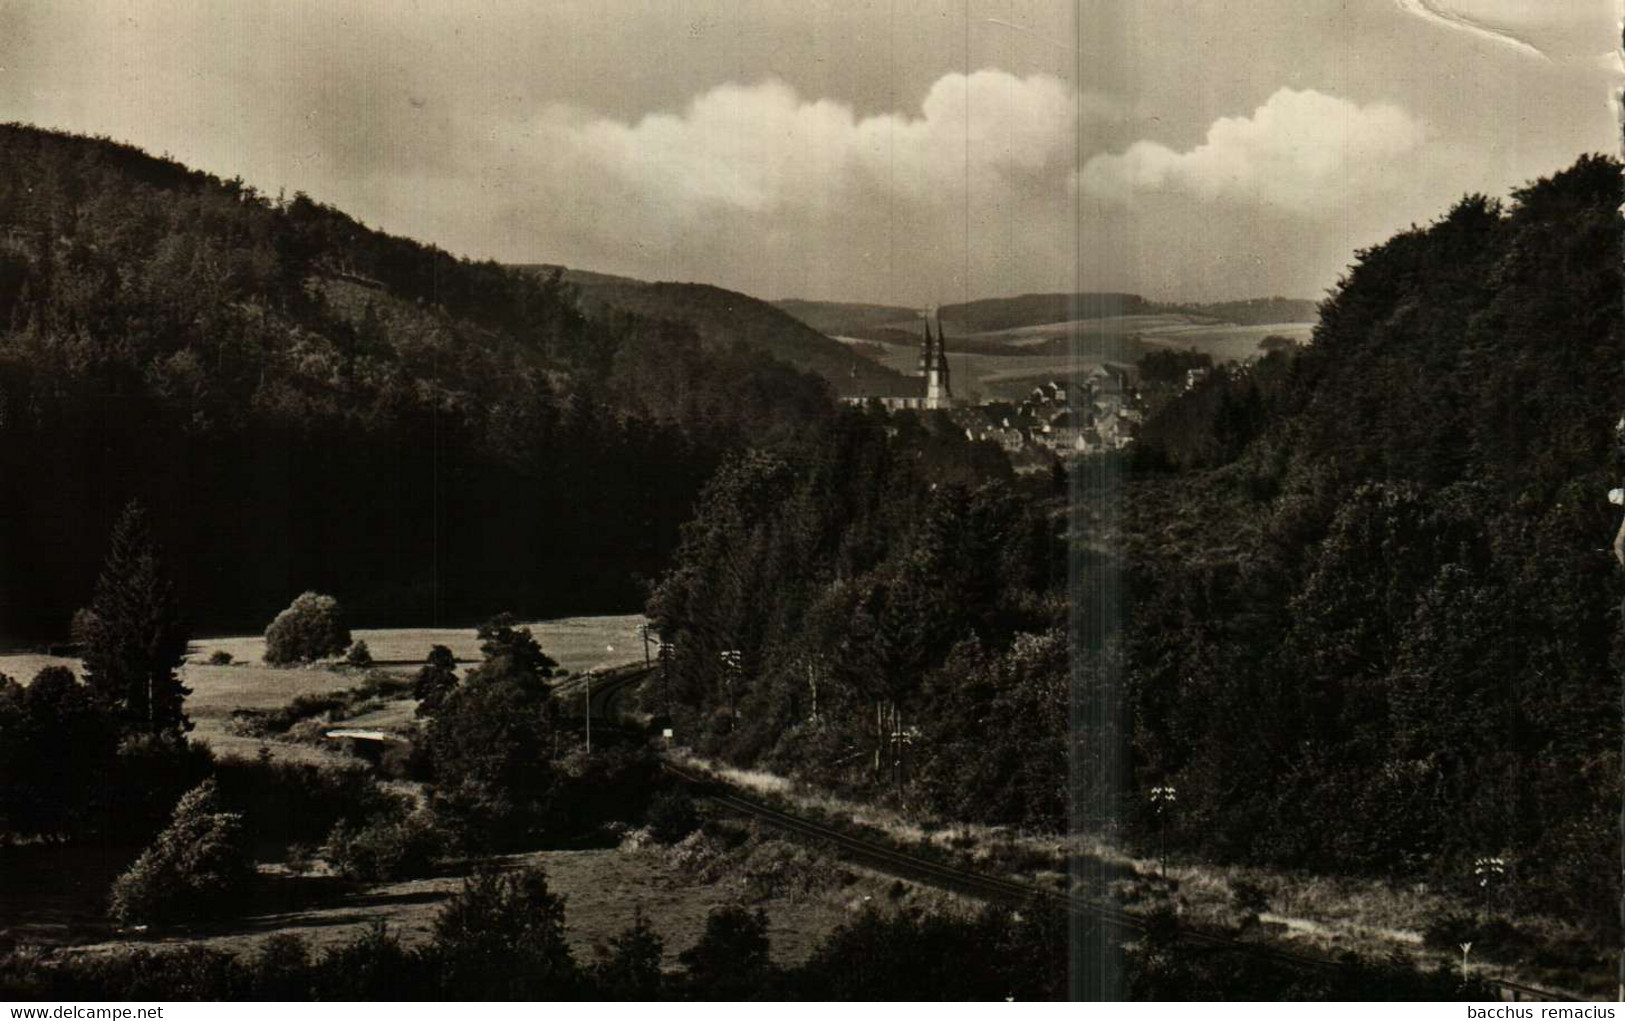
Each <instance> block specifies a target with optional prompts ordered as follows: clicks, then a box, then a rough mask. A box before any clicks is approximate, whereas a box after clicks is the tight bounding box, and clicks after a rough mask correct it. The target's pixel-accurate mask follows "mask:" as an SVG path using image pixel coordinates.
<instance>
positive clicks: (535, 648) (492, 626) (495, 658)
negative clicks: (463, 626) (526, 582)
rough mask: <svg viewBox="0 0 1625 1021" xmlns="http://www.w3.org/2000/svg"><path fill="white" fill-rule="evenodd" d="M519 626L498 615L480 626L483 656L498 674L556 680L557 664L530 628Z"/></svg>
mask: <svg viewBox="0 0 1625 1021" xmlns="http://www.w3.org/2000/svg"><path fill="white" fill-rule="evenodd" d="M518 622H519V619H518V618H517V617H515V616H514V615H513V614H511V613H499V614H497V615H496V616H495V617H492V618H491V619H490V620H488V621H486V622H485V623H484V624H481V625H480V626H479V628H478V629H477V630H476V631H475V632H474V633H475V636H476V637H478V638H479V640H480V652H481V653H482V654H484V656H485V660H486V665H488V666H490V667H491V669H492V671H494V672H495V673H499V674H513V675H516V676H521V677H528V678H532V679H534V680H535V681H537V682H541V681H545V680H547V679H548V678H549V677H552V676H553V670H554V668H555V667H557V666H558V663H557V662H555V661H554V660H553V657H551V656H549V655H548V654H547V653H545V652H543V651H542V647H541V646H540V645H538V644H537V643H536V639H535V637H534V636H533V635H532V634H531V633H530V628H528V627H522V628H516V627H514V625H515V624H517V623H518ZM432 655H433V653H432V651H431V656H432Z"/></svg>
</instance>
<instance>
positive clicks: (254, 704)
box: [0, 614, 645, 764]
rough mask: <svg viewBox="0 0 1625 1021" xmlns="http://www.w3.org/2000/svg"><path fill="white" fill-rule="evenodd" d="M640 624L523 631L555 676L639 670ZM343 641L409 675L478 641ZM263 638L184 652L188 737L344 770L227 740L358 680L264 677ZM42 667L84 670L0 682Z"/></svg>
mask: <svg viewBox="0 0 1625 1021" xmlns="http://www.w3.org/2000/svg"><path fill="white" fill-rule="evenodd" d="M644 622H645V618H644V617H643V616H642V615H641V614H623V615H619V616H607V617H564V618H560V619H557V620H545V621H535V622H532V623H530V625H529V627H530V628H531V630H532V631H533V632H534V633H535V635H536V640H537V641H538V642H540V643H541V646H542V649H543V650H544V651H545V652H547V654H548V655H550V656H552V657H553V658H554V659H556V660H558V661H559V665H560V667H561V668H562V669H564V670H567V671H571V672H576V671H582V670H586V669H588V668H591V667H600V668H608V667H611V666H619V665H621V664H624V663H632V662H642V660H643V642H642V640H641V639H639V638H638V633H637V629H638V626H639V625H640V624H643V623H644ZM352 637H353V638H354V639H356V640H358V641H365V642H366V643H367V648H368V649H369V650H371V652H372V656H373V659H374V660H375V661H377V662H378V663H379V664H380V665H381V666H383V667H384V668H386V669H392V670H397V671H402V672H406V671H412V670H415V669H416V667H417V665H418V664H420V663H422V662H423V660H424V657H426V656H427V655H428V654H429V649H430V647H431V646H434V645H444V646H447V647H448V648H450V649H451V651H452V653H453V655H455V656H456V657H457V658H458V659H459V660H466V661H471V662H477V661H478V660H479V658H480V649H479V639H478V638H476V637H475V634H474V629H473V628H471V627H470V628H364V629H361V630H358V631H354V632H352ZM216 651H224V652H227V653H229V654H230V655H231V657H232V660H233V662H232V663H231V664H230V665H229V666H215V665H212V664H210V663H209V662H208V658H209V656H210V655H212V654H213V653H214V652H216ZM264 654H265V638H264V637H263V636H261V635H243V636H235V637H222V638H199V639H196V640H194V641H193V642H192V644H191V647H190V649H189V651H188V654H187V659H186V662H185V664H184V665H183V666H182V667H181V681H182V683H184V684H185V685H186V686H187V687H189V688H191V689H192V694H191V695H189V696H187V699H186V713H187V715H188V716H189V717H191V719H192V722H193V724H194V729H193V731H192V737H193V739H194V740H199V741H203V742H205V743H207V744H208V745H209V747H210V748H212V749H214V751H215V754H217V755H222V756H239V757H243V758H252V757H253V756H255V755H257V754H258V753H259V749H260V748H261V747H262V746H263V747H267V748H269V749H270V750H271V752H272V754H273V755H274V756H276V757H277V758H283V759H289V760H294V761H300V762H314V763H333V764H336V763H347V762H350V761H352V760H350V758H349V757H348V756H346V755H344V754H343V753H342V752H339V751H336V750H331V749H328V748H325V747H321V746H318V745H312V744H306V743H299V742H292V741H266V740H264V739H261V738H258V737H248V736H244V735H241V734H236V733H233V732H232V730H231V727H230V724H231V714H232V712H233V711H234V710H237V709H262V710H263V709H278V708H281V707H282V706H284V705H286V704H287V703H289V702H290V701H292V700H293V699H294V698H296V697H298V696H299V695H313V694H318V695H319V694H326V693H328V692H333V691H338V690H341V689H343V688H349V687H353V686H354V685H356V684H358V683H360V675H359V674H356V673H343V672H340V671H338V670H335V669H333V668H332V665H331V664H326V663H319V664H312V665H309V666H294V667H272V666H267V665H265V663H264V662H262V660H261V657H262V656H263V655H264ZM47 666H65V667H67V668H69V669H70V670H73V671H74V672H75V673H79V672H81V671H82V669H83V664H81V663H80V661H79V660H78V659H75V658H68V657H62V656H46V655H39V654H35V653H18V654H13V655H5V656H0V673H3V674H6V675H8V676H11V677H13V678H16V679H17V680H18V681H21V682H22V683H24V684H27V683H28V682H29V681H30V680H32V679H33V677H34V675H35V674H36V673H38V672H39V671H40V670H41V669H43V668H45V667H47ZM411 715H412V702H411V701H410V700H409V699H408V700H404V701H402V700H397V701H394V702H391V703H389V704H387V705H383V706H381V707H380V708H379V709H378V710H376V711H374V712H369V713H366V714H364V715H361V716H358V717H356V718H355V719H354V720H346V721H345V722H346V724H347V725H351V726H357V727H365V728H376V729H384V730H388V729H394V728H396V727H398V726H400V725H401V724H402V723H403V722H405V721H406V720H409V719H410V718H411Z"/></svg>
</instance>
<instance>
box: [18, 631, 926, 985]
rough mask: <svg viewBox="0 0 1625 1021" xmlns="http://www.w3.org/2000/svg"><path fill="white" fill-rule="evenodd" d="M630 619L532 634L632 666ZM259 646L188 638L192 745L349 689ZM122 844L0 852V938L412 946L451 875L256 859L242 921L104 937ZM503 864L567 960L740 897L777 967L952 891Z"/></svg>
mask: <svg viewBox="0 0 1625 1021" xmlns="http://www.w3.org/2000/svg"><path fill="white" fill-rule="evenodd" d="M641 623H643V618H642V617H640V616H635V615H628V616H618V617H591V618H566V619H561V620H551V621H541V622H537V623H534V624H532V625H531V627H532V629H533V631H534V632H535V633H536V635H537V637H538V639H539V641H540V642H541V645H542V647H543V649H545V650H546V651H547V652H548V653H549V654H550V655H552V656H554V657H555V658H557V659H558V660H559V661H560V663H561V665H562V666H563V667H564V668H565V669H567V670H569V671H571V672H578V671H583V670H586V669H588V668H593V667H608V666H614V665H619V664H623V663H627V662H633V661H641V659H642V657H643V645H642V642H641V640H639V639H638V636H637V627H638V625H639V624H641ZM354 637H356V638H357V639H362V640H365V641H366V642H367V644H368V647H369V648H370V649H371V650H372V652H373V654H374V656H375V658H376V659H378V660H379V661H381V662H383V663H385V664H386V665H388V668H390V669H396V670H399V671H401V672H405V671H408V670H411V669H414V668H415V667H416V665H417V664H418V663H420V662H421V661H422V658H423V656H424V654H425V653H426V652H427V651H428V648H429V646H430V645H432V644H441V645H446V646H448V647H449V648H451V649H452V651H453V652H454V653H455V654H456V655H457V656H458V658H459V660H462V661H473V660H477V659H478V656H479V649H478V644H477V641H476V639H475V636H474V631H473V629H422V628H419V629H392V630H367V631H357V632H355V634H354ZM263 649H264V641H263V639H261V638H259V637H227V638H211V639H203V640H200V641H197V642H195V643H194V645H193V648H192V650H191V653H190V655H189V657H188V662H187V663H186V665H185V667H184V668H183V674H184V678H185V681H186V683H187V684H188V685H189V686H191V687H192V689H193V693H192V695H191V696H190V697H189V698H188V699H187V710H188V712H189V713H190V715H191V716H192V718H193V720H194V721H196V724H197V729H196V730H195V731H194V733H193V736H194V738H199V739H201V740H204V741H206V742H208V743H209V744H210V745H211V746H212V747H213V748H214V749H215V751H216V752H217V753H219V754H226V755H245V756H251V755H254V754H255V753H256V752H257V751H258V749H259V747H260V746H261V744H262V743H265V742H262V741H261V740H259V739H257V738H247V737H240V736H237V735H233V734H231V733H229V732H228V730H227V722H228V721H229V719H230V715H231V713H232V711H233V710H236V709H272V708H276V707H279V706H282V705H284V704H286V703H287V702H288V701H289V700H290V699H292V698H293V697H295V696H296V695H300V694H305V693H319V692H328V691H334V690H337V689H340V688H345V687H350V686H352V685H354V684H355V683H357V681H358V680H359V677H358V675H356V674H354V673H344V672H340V671H337V670H333V669H329V668H327V667H325V666H320V665H317V666H312V667H308V668H298V667H295V668H274V667H268V666H265V665H263V664H262V663H260V662H259V661H258V659H259V656H260V655H261V653H262V652H263ZM217 650H222V651H226V652H229V653H230V654H231V655H232V656H233V657H234V658H236V659H238V660H239V661H240V662H238V663H236V664H234V665H230V666H211V665H207V664H204V663H202V662H200V661H201V660H203V659H205V658H207V657H208V656H209V655H210V654H211V653H213V652H215V651H217ZM53 664H57V665H63V666H68V667H70V668H73V669H78V667H79V665H80V664H79V663H78V661H77V660H72V659H63V658H59V657H50V656H41V655H33V654H17V655H8V656H0V671H3V672H5V673H7V674H10V675H12V676H17V677H21V678H22V679H23V680H25V681H26V680H27V679H29V678H31V677H32V676H33V674H34V672H35V671H37V670H38V669H39V668H41V667H43V666H47V665H53ZM412 706H413V702H412V701H411V700H410V699H404V700H398V701H396V702H390V703H387V704H386V705H385V706H384V707H383V708H381V709H379V710H377V711H375V712H373V713H370V714H368V715H366V716H362V717H356V718H354V719H351V720H346V721H345V723H346V724H347V725H354V726H387V725H389V721H390V720H392V719H395V718H396V717H398V718H399V719H398V722H404V721H405V720H407V719H409V718H410V716H411V710H412ZM269 746H270V747H271V748H272V750H273V754H275V755H276V756H278V757H290V758H296V759H302V760H305V761H322V762H327V763H329V764H333V765H348V766H350V767H352V768H354V767H355V766H356V765H357V763H356V760H354V759H352V758H349V757H347V756H344V755H342V754H340V753H338V752H336V751H328V750H326V749H322V748H317V747H313V746H309V745H301V744H297V743H293V742H284V741H276V742H270V743H269ZM764 839H770V835H757V836H755V837H753V838H752V840H751V841H749V842H748V843H747V845H746V848H747V852H742V853H748V851H749V849H750V848H757V847H760V846H761V843H762V840H764ZM135 851H136V849H135V848H123V849H117V850H101V849H96V848H74V847H68V848H62V847H55V846H46V845H37V844H36V845H25V846H19V847H13V848H10V849H8V851H7V856H6V859H5V863H6V880H5V882H3V883H0V945H15V944H20V943H26V944H35V945H41V946H66V947H73V948H76V949H75V952H84V953H99V952H105V951H108V950H111V949H114V948H117V947H121V946H128V945H143V946H153V945H164V944H180V943H186V944H201V945H206V946H213V947H217V948H220V949H228V950H234V951H250V950H252V949H253V948H254V947H255V946H256V945H257V944H258V943H260V942H261V941H263V940H264V939H266V938H267V937H269V936H271V935H273V934H275V933H282V932H292V933H297V934H299V935H301V936H303V937H304V938H305V939H307V940H308V941H309V942H310V943H311V945H312V946H314V947H317V948H320V947H323V946H330V945H334V944H337V943H342V942H345V941H347V940H349V939H351V938H353V937H354V936H355V935H356V934H357V933H358V932H359V931H360V930H361V929H362V928H363V927H365V926H366V925H368V924H371V923H372V922H374V921H379V920H381V921H383V922H385V923H386V924H387V925H388V926H389V928H390V929H391V931H393V932H395V933H396V934H397V935H399V936H400V937H401V938H402V939H403V940H406V941H408V942H411V941H417V940H422V939H424V938H426V937H427V935H428V933H429V932H430V930H431V927H432V925H433V922H434V918H435V915H436V914H437V912H438V911H439V910H440V907H441V905H442V904H443V903H444V901H445V900H446V898H448V897H449V896H451V895H452V894H453V893H454V892H456V890H457V889H458V888H459V887H460V886H461V883H462V876H461V875H460V874H455V873H448V874H445V875H440V876H436V877H433V878H428V879H415V880H409V881H403V882H395V883H386V884H381V885H377V886H371V887H367V888H365V889H356V888H353V887H347V886H345V885H344V884H341V883H339V882H337V881H336V880H334V879H333V878H332V877H330V876H326V875H325V874H324V872H323V870H321V869H320V868H319V869H318V870H317V871H316V872H315V873H312V874H310V875H306V876H302V877H295V876H292V875H290V874H289V873H288V871H287V869H286V867H285V866H284V865H282V864H280V863H262V864H261V865H260V872H261V874H262V880H263V882H262V884H261V885H262V890H261V893H260V894H259V895H258V896H257V897H256V899H255V901H254V902H253V903H252V904H251V905H249V906H248V908H247V910H246V911H245V912H244V915H243V917H241V918H238V919H235V920H232V921H229V922H223V923H219V924H216V925H211V926H205V927H200V928H195V929H193V928H188V929H186V930H184V931H176V932H171V933H168V934H158V933H153V934H141V935H139V936H137V935H134V934H131V933H128V932H121V931H119V930H116V929H114V928H113V927H112V926H111V925H110V924H109V923H108V922H107V920H106V916H105V908H106V899H105V898H106V891H107V888H108V885H109V884H110V883H111V882H112V880H113V878H114V877H115V876H117V875H118V873H119V872H120V871H122V870H123V869H124V868H125V867H126V866H127V865H128V863H129V861H130V860H131V858H132V857H133V856H134V854H135ZM503 863H504V864H506V865H511V866H516V867H517V866H521V865H540V866H542V867H543V868H545V869H546V871H547V874H548V877H549V882H550V884H551V886H552V888H553V889H554V891H555V892H558V893H562V894H563V895H564V896H565V898H566V924H567V927H568V930H569V936H570V940H571V942H572V945H573V946H574V949H575V951H576V953H577V955H578V959H581V960H584V961H591V960H592V959H593V954H594V948H595V947H596V946H598V945H601V944H603V943H604V942H605V941H606V940H608V939H609V938H610V937H611V936H614V935H616V934H618V933H619V932H621V931H622V930H623V929H624V928H626V927H627V926H629V925H630V924H631V923H632V919H633V913H634V911H635V910H642V911H643V912H644V913H645V914H646V915H647V917H648V919H649V922H650V924H651V926H652V927H653V928H654V929H655V931H656V932H658V933H660V934H661V936H662V937H663V938H664V940H665V942H666V963H667V965H668V966H669V967H675V966H676V963H677V962H676V955H677V954H678V953H679V952H681V951H682V950H684V949H686V948H687V947H688V946H689V945H691V944H692V943H693V942H694V941H695V940H696V939H697V938H698V934H699V933H700V932H701V931H702V930H703V928H704V924H705V917H706V914H707V912H709V911H710V910H711V909H712V908H713V907H717V906H719V905H722V904H726V903H732V902H736V901H741V900H744V901H748V902H750V903H752V904H753V905H759V906H761V907H763V908H764V909H765V910H766V911H767V914H768V917H769V919H770V926H771V928H770V933H771V939H772V943H773V953H774V956H775V958H777V959H779V960H780V961H781V962H783V963H793V962H797V961H800V960H802V959H804V958H805V957H806V956H807V955H808V954H809V953H810V952H811V950H812V949H813V947H814V946H815V945H816V944H817V943H818V941H820V940H821V939H823V938H824V936H826V935H827V934H828V933H829V932H830V931H831V930H833V929H834V928H835V927H836V926H837V925H838V924H840V922H841V921H842V920H843V919H845V918H847V917H849V916H850V915H851V914H852V913H853V912H854V911H856V910H858V909H859V908H861V907H862V906H863V905H865V904H873V903H876V902H879V903H880V904H881V905H882V906H885V907H896V906H901V905H905V904H907V905H920V906H929V907H934V908H936V907H943V906H945V905H946V906H951V905H952V904H954V903H958V902H957V901H955V899H954V898H952V897H948V896H947V895H943V894H938V893H936V892H934V891H930V890H924V889H916V888H913V887H894V884H893V881H892V880H891V879H890V878H889V877H884V876H880V875H878V874H875V873H872V872H869V871H867V870H864V869H861V868H857V867H850V868H849V867H845V866H838V865H836V864H834V863H830V865H829V873H828V875H829V877H831V878H830V879H829V881H828V882H826V883H825V884H824V885H823V886H822V887H821V888H819V889H817V890H814V891H812V892H773V893H763V892H762V891H760V890H754V891H753V890H752V889H750V888H748V887H747V884H746V882H745V880H744V879H743V878H742V876H741V869H740V868H739V867H737V866H734V865H729V864H727V863H726V862H725V863H724V865H723V867H721V868H713V869H712V870H711V871H710V872H705V873H703V874H695V873H694V872H693V870H692V869H691V868H689V867H688V866H685V865H684V864H683V861H682V860H680V857H679V856H678V855H677V852H674V851H672V850H666V849H661V848H659V847H658V846H654V845H648V844H640V843H639V842H637V841H628V842H627V843H626V844H624V845H623V846H622V847H619V848H616V847H595V848H586V849H571V850H547V851H537V852H533V853H529V854H523V855H514V856H510V857H508V858H506V859H504V860H503Z"/></svg>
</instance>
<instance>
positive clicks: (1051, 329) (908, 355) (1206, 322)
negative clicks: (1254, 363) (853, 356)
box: [836, 315, 1314, 400]
mask: <svg viewBox="0 0 1625 1021" xmlns="http://www.w3.org/2000/svg"><path fill="white" fill-rule="evenodd" d="M1313 329H1314V324H1312V323H1270V324H1263V325H1257V326H1236V325H1233V324H1230V323H1221V322H1216V321H1214V320H1211V319H1203V318H1200V317H1195V316H1188V315H1135V316H1112V317H1107V318H1101V319H1081V320H1077V321H1074V322H1062V323H1044V324H1042V325H1038V326H1021V327H1016V328H1014V329H1009V330H999V331H996V332H990V333H975V334H970V335H968V336H965V337H955V336H953V335H952V334H950V335H949V338H948V367H949V370H950V371H951V372H952V373H953V385H954V392H955V394H956V395H957V396H959V397H961V398H966V399H970V400H977V399H981V400H993V399H1002V400H1009V399H1018V398H1021V397H1024V396H1026V395H1027V393H1028V392H1029V391H1031V390H1032V388H1033V387H1034V386H1037V385H1038V384H1040V383H1043V382H1046V381H1048V380H1052V379H1057V380H1065V379H1068V378H1069V377H1072V376H1074V375H1076V374H1080V373H1082V372H1085V371H1087V370H1089V369H1091V368H1093V367H1094V366H1096V365H1100V364H1103V363H1107V362H1119V363H1129V362H1134V361H1137V360H1138V359H1139V358H1141V357H1142V356H1144V355H1145V354H1147V353H1148V352H1150V351H1153V350H1157V349H1159V348H1181V349H1182V348H1194V349H1196V350H1197V351H1200V352H1203V353H1205V354H1207V355H1209V356H1211V357H1212V358H1213V361H1214V362H1215V363H1224V362H1238V361H1244V360H1246V359H1247V358H1250V357H1252V356H1254V355H1257V354H1259V353H1260V352H1259V350H1258V342H1259V341H1260V340H1262V339H1263V338H1265V337H1267V336H1270V335H1271V334H1278V335H1280V336H1283V337H1289V338H1291V339H1293V340H1296V341H1298V342H1299V343H1308V341H1309V335H1310V333H1311V331H1313ZM836 339H837V340H840V341H841V342H842V343H844V344H846V345H847V346H848V347H849V348H850V349H852V350H853V351H855V352H856V353H858V354H861V355H863V356H864V357H866V358H870V359H873V360H875V361H878V362H880V363H881V364H882V365H885V366H887V367H888V368H892V369H896V370H897V371H898V372H901V373H904V374H906V375H911V376H912V375H913V374H914V373H915V372H916V371H917V368H918V362H919V357H920V351H919V347H918V346H917V345H914V344H897V343H889V342H885V341H875V340H862V339H858V338H855V337H837V338H836ZM956 343H958V344H963V345H973V346H974V347H975V351H974V352H965V351H955V350H954V345H955V344H956ZM999 348H1004V349H1006V350H1008V352H1009V353H1008V354H996V353H990V352H991V351H996V350H997V349H999Z"/></svg>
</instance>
